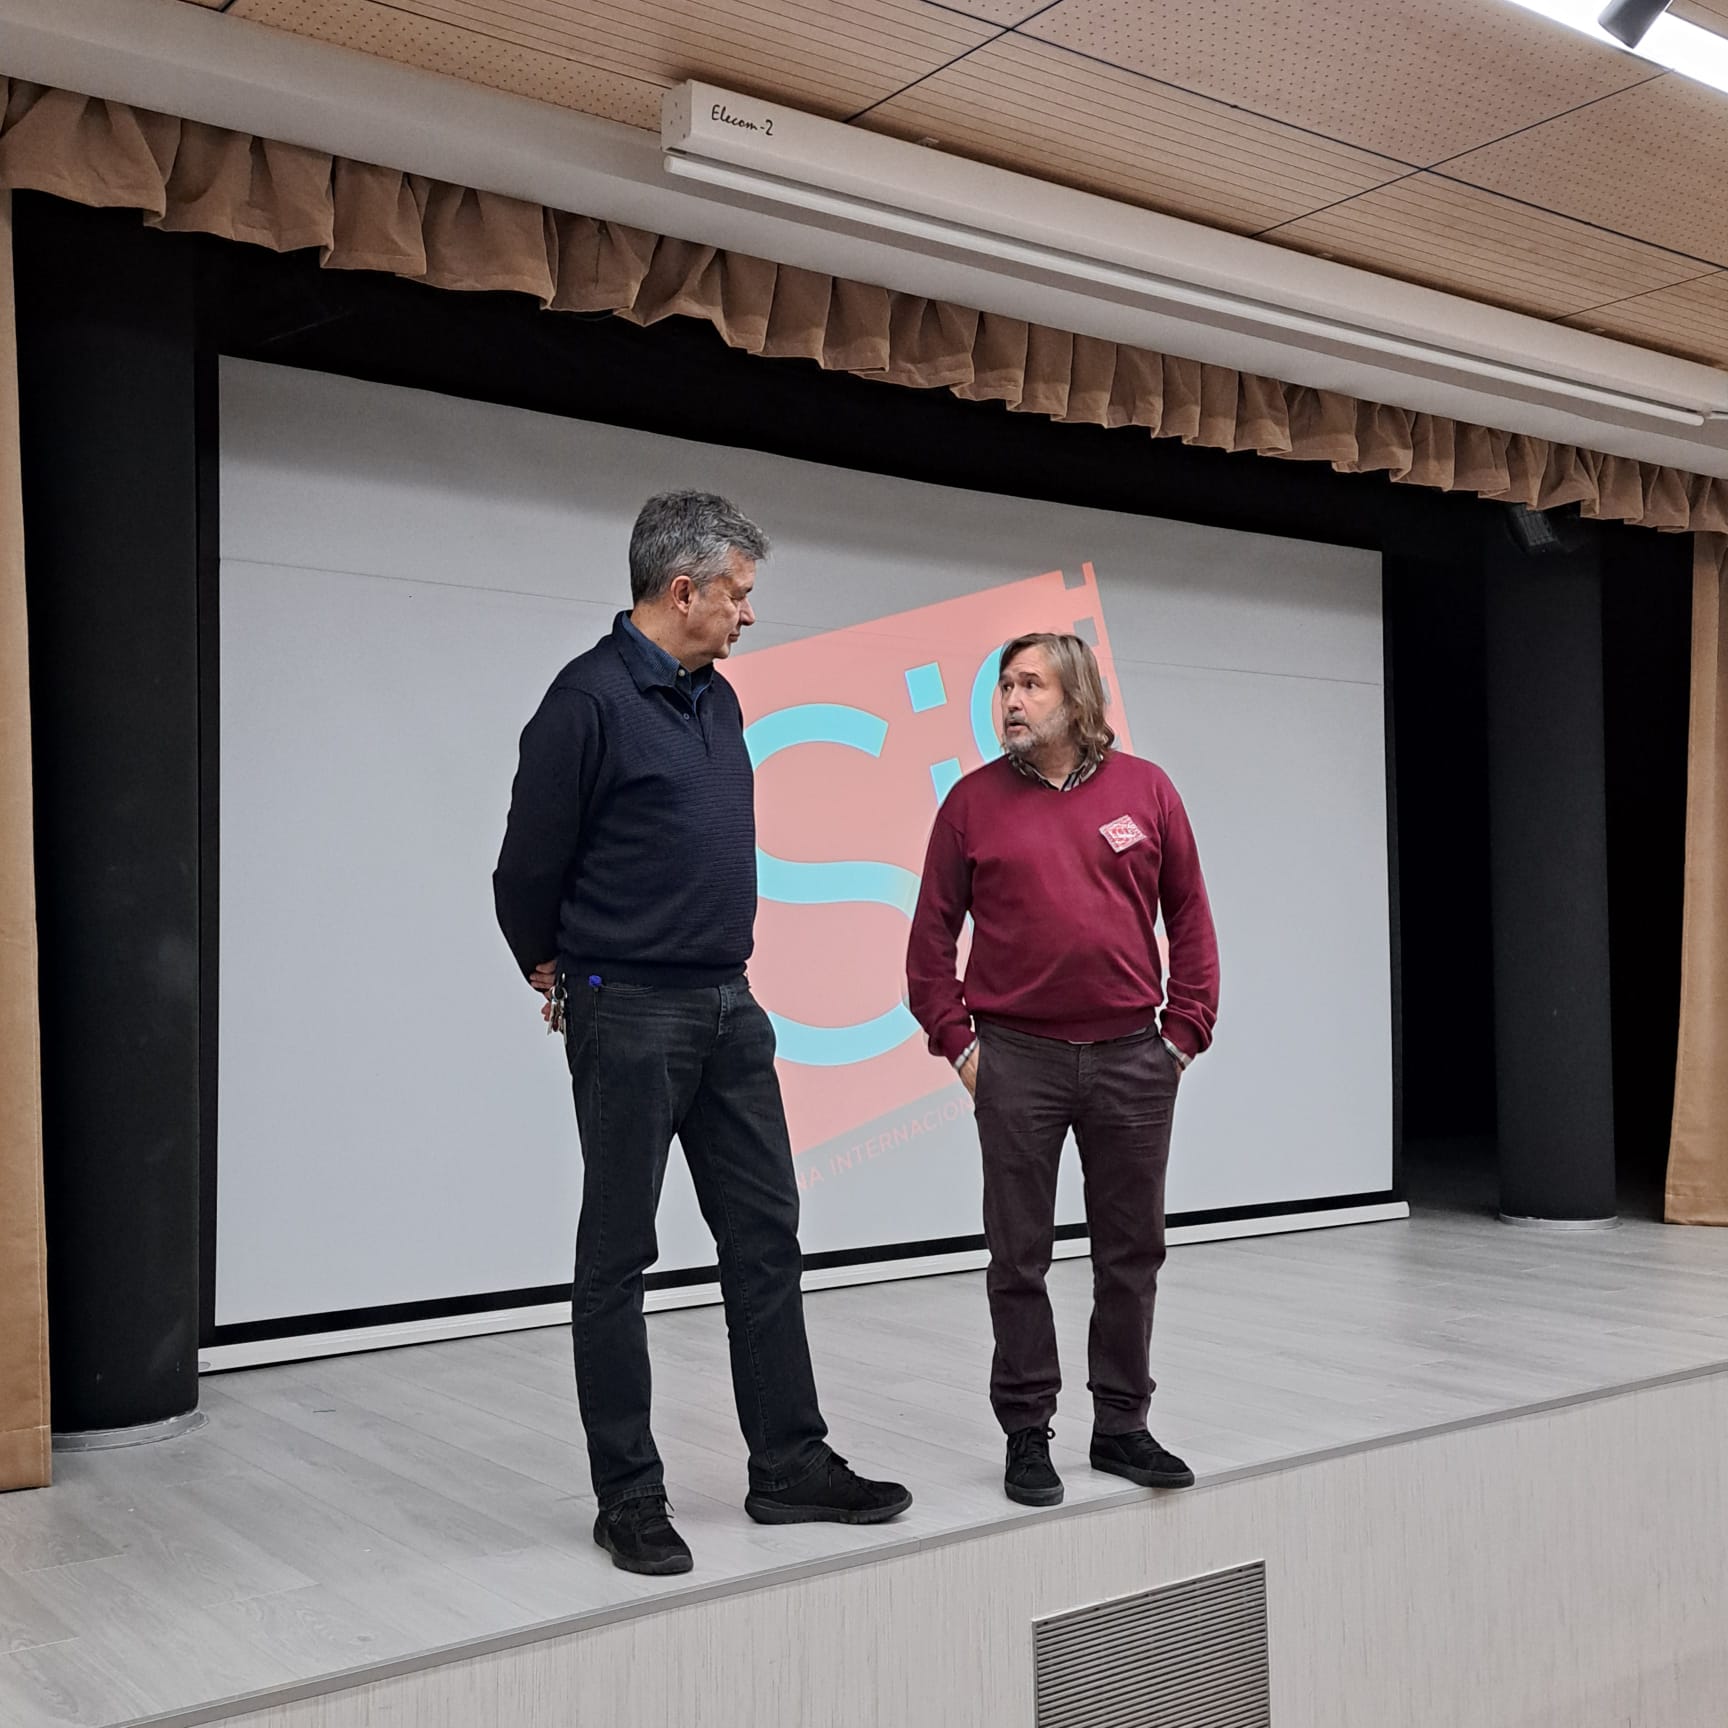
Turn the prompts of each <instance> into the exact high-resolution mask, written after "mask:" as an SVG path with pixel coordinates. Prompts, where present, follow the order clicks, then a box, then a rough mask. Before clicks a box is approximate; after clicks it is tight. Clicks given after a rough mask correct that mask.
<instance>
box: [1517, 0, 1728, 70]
mask: <svg viewBox="0 0 1728 1728" xmlns="http://www.w3.org/2000/svg"><path fill="white" fill-rule="evenodd" d="M1511 3H1512V5H1514V6H1518V7H1521V8H1522V9H1523V10H1524V11H1526V12H1534V13H1536V14H1537V15H1538V16H1539V17H1542V18H1552V19H1553V20H1554V22H1555V23H1556V24H1564V25H1566V26H1567V27H1568V28H1569V29H1572V30H1576V31H1577V32H1578V33H1579V34H1580V35H1582V36H1589V37H1592V38H1593V39H1594V40H1596V41H1598V42H1600V43H1602V45H1603V46H1604V47H1607V48H1612V49H1613V50H1614V52H1615V53H1616V54H1635V55H1636V56H1637V58H1638V59H1640V60H1648V61H1650V62H1651V64H1652V65H1656V66H1664V67H1666V68H1667V69H1668V70H1669V71H1670V72H1678V73H1679V74H1680V76H1681V77H1682V78H1690V79H1692V80H1694V81H1695V82H1696V83H1699V84H1708V85H1709V86H1710V88H1711V89H1713V90H1723V91H1728V37H1723V36H1718V35H1716V34H1715V33H1714V32H1713V31H1710V30H1702V29H1700V28H1699V27H1698V26H1697V25H1696V24H1688V23H1687V22H1686V20H1685V19H1684V18H1676V17H1675V16H1674V14H1673V13H1672V12H1664V13H1663V14H1662V16H1661V17H1660V18H1658V19H1657V20H1656V21H1655V23H1653V24H1652V25H1651V26H1650V28H1649V30H1647V31H1646V32H1645V34H1644V39H1643V40H1642V41H1641V42H1640V43H1639V44H1638V46H1637V47H1636V48H1635V49H1634V48H1628V47H1627V46H1626V45H1625V43H1623V42H1620V41H1618V40H1616V39H1615V38H1614V37H1613V36H1610V35H1609V34H1608V32H1607V31H1606V30H1604V29H1603V28H1602V26H1601V24H1600V23H1599V22H1598V14H1599V13H1600V12H1601V11H1602V3H1601V0H1511Z"/></svg>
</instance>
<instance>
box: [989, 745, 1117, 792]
mask: <svg viewBox="0 0 1728 1728" xmlns="http://www.w3.org/2000/svg"><path fill="white" fill-rule="evenodd" d="M1008 760H1009V761H1010V762H1012V763H1013V764H1014V768H1015V771H1016V772H1017V773H1019V774H1022V775H1024V776H1025V778H1026V779H1028V780H1034V781H1036V782H1037V783H1038V784H1039V785H1040V786H1048V787H1049V788H1050V790H1051V791H1052V792H1072V791H1073V790H1074V788H1075V787H1076V786H1083V785H1085V783H1086V782H1087V781H1088V780H1090V779H1091V778H1092V776H1093V775H1094V774H1096V773H1097V772H1098V770H1099V768H1100V766H1101V765H1102V764H1103V761H1104V758H1103V756H1101V755H1100V754H1099V753H1098V752H1097V751H1096V750H1089V751H1087V753H1086V754H1085V755H1084V756H1082V757H1081V758H1080V766H1079V767H1078V768H1076V769H1075V770H1074V772H1073V773H1072V774H1070V775H1069V776H1068V778H1067V779H1066V780H1064V781H1063V782H1062V784H1061V785H1060V786H1058V785H1057V784H1056V782H1055V781H1054V780H1047V779H1046V778H1045V777H1044V776H1043V775H1042V774H1040V773H1039V772H1038V770H1037V769H1036V768H1034V767H1033V766H1032V764H1031V763H1030V762H1028V761H1027V760H1026V759H1025V758H1024V757H1022V756H1010V757H1009V758H1008Z"/></svg>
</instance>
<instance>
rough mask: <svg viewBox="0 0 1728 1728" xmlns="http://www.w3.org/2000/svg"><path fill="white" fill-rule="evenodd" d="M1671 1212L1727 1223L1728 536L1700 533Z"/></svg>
mask: <svg viewBox="0 0 1728 1728" xmlns="http://www.w3.org/2000/svg"><path fill="white" fill-rule="evenodd" d="M1667 1212H1668V1220H1669V1222H1670V1223H1673V1224H1728V537H1725V536H1723V535H1720V534H1700V535H1699V536H1698V540H1697V556H1696V559H1695V562H1694V565H1693V576H1692V723H1691V741H1690V748H1689V754H1688V762H1687V783H1686V924H1685V935H1684V937H1683V939H1682V958H1681V976H1680V1053H1679V1060H1678V1062H1677V1063H1676V1065H1675V1073H1674V1134H1673V1139H1672V1141H1671V1142H1670V1146H1669V1154H1668V1208H1667Z"/></svg>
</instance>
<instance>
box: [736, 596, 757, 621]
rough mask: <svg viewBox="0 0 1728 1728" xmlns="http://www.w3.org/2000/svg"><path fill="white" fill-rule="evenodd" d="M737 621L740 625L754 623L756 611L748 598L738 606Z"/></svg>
mask: <svg viewBox="0 0 1728 1728" xmlns="http://www.w3.org/2000/svg"><path fill="white" fill-rule="evenodd" d="M738 622H739V623H740V624H741V625H742V624H754V623H755V622H756V613H755V611H754V609H753V608H752V607H751V605H750V602H749V601H748V600H746V601H745V602H744V604H743V605H742V606H740V607H739V608H738Z"/></svg>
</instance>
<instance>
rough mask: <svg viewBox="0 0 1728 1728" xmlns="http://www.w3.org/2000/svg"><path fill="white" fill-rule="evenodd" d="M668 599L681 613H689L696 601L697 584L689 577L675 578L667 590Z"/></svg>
mask: <svg viewBox="0 0 1728 1728" xmlns="http://www.w3.org/2000/svg"><path fill="white" fill-rule="evenodd" d="M666 595H667V598H668V599H669V600H670V601H671V602H672V604H673V605H674V606H676V607H677V608H678V610H679V611H680V612H684V613H688V612H689V610H690V608H691V606H692V605H694V604H695V600H696V584H695V583H694V582H692V581H691V580H690V578H689V577H688V576H674V577H673V578H672V586H671V587H670V588H668V589H667V590H666Z"/></svg>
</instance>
